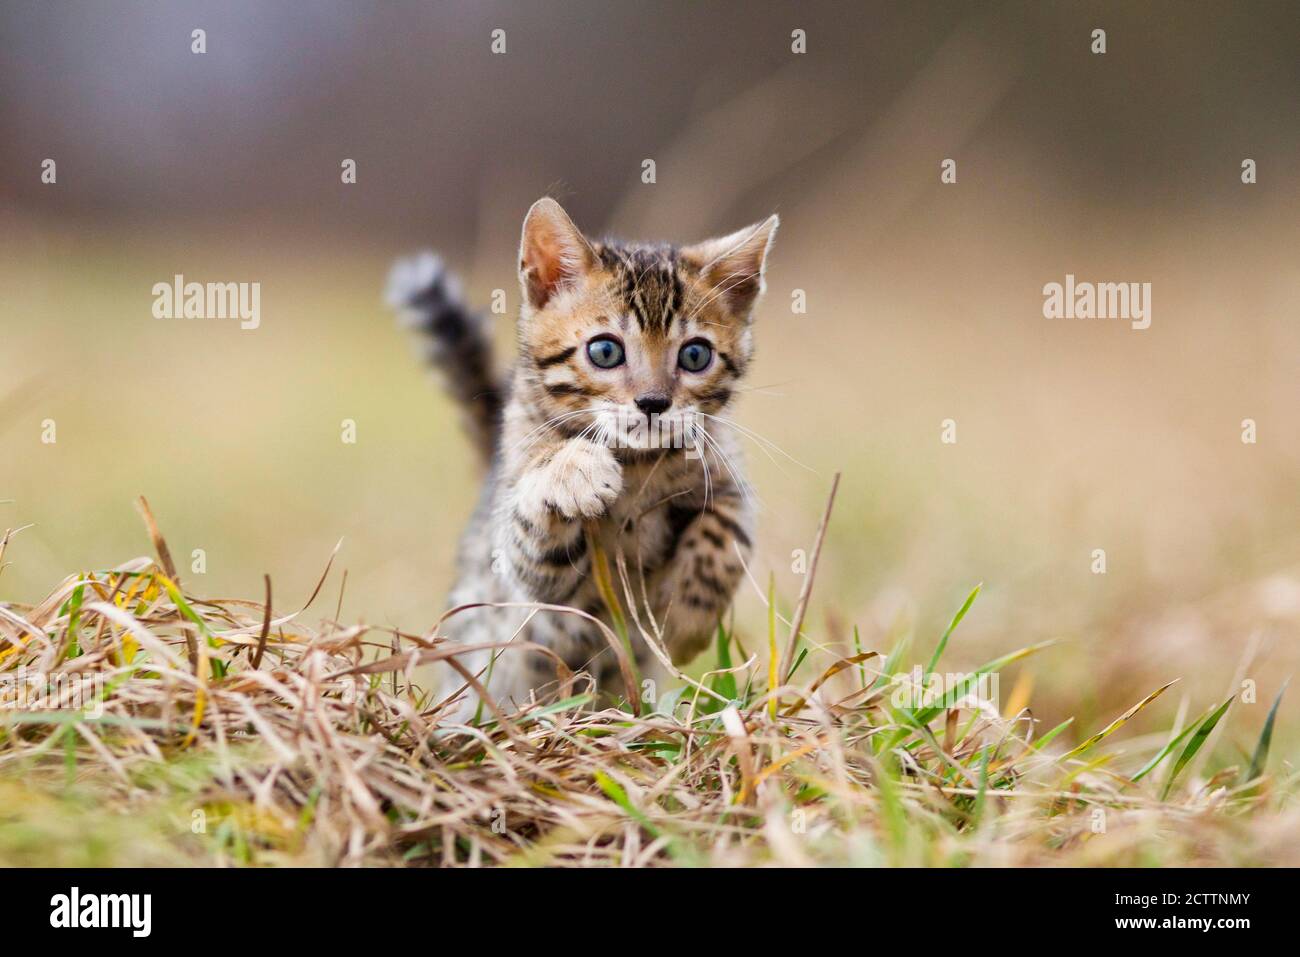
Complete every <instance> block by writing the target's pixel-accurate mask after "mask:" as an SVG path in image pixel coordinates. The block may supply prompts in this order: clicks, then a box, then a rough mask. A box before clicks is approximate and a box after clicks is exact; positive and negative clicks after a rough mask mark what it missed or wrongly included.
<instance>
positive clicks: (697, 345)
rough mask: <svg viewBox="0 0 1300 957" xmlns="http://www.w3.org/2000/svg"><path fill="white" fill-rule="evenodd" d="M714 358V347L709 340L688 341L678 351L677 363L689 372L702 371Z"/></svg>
mask: <svg viewBox="0 0 1300 957" xmlns="http://www.w3.org/2000/svg"><path fill="white" fill-rule="evenodd" d="M712 358H713V347H712V346H710V345H709V344H708V343H707V342H688V343H686V345H684V346H682V351H681V352H679V353H677V364H678V365H679V366H681V367H682V368H683V369H685V370H686V371H687V372H701V371H703V370H704V368H705V367H706V366H707V365H708V364H709V361H710V360H711V359H712Z"/></svg>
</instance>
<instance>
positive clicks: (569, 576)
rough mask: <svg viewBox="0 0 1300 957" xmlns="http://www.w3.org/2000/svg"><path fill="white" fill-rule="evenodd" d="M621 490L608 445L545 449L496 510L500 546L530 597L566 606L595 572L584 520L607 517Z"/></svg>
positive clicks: (580, 442)
mask: <svg viewBox="0 0 1300 957" xmlns="http://www.w3.org/2000/svg"><path fill="white" fill-rule="evenodd" d="M622 489H623V470H622V467H621V466H620V465H619V464H618V462H617V461H616V460H615V458H614V454H613V452H611V451H610V449H608V448H607V447H606V446H604V445H599V444H597V443H595V442H592V441H590V440H587V439H582V438H575V439H568V440H565V441H560V442H555V443H552V444H551V445H550V446H549V447H548V448H545V449H542V450H540V451H539V452H538V453H537V454H536V455H535V456H534V457H533V458H532V459H531V461H530V462H529V464H528V465H527V466H526V467H525V468H524V469H523V470H522V471H521V472H520V474H519V477H518V478H517V479H516V481H515V482H514V483H513V488H512V492H511V494H508V495H506V496H505V498H504V502H503V508H502V510H501V512H500V513H498V521H497V528H496V547H497V549H498V550H499V552H498V555H499V557H500V558H501V559H503V560H504V562H505V563H506V568H505V570H506V571H508V573H509V574H510V575H511V576H512V577H513V578H514V580H515V582H516V583H517V584H518V585H519V586H520V587H521V588H522V590H523V592H524V593H525V594H527V595H528V596H529V598H528V600H530V601H537V602H546V603H548V604H556V605H563V604H567V603H568V602H569V601H570V600H571V599H572V598H573V597H574V595H575V593H576V592H577V590H578V588H579V586H581V585H582V583H583V582H584V581H585V580H586V579H587V578H588V576H589V575H590V571H591V556H590V555H588V554H587V539H586V536H585V535H584V533H583V521H584V520H585V519H594V518H598V517H599V516H601V515H603V514H604V513H605V511H606V509H607V508H608V507H609V506H610V505H611V504H612V503H613V502H614V500H615V499H616V498H617V497H618V494H619V492H620V491H622Z"/></svg>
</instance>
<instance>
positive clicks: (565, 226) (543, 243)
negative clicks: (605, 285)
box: [519, 196, 596, 309]
mask: <svg viewBox="0 0 1300 957" xmlns="http://www.w3.org/2000/svg"><path fill="white" fill-rule="evenodd" d="M595 265H596V254H595V253H594V252H593V251H592V248H591V244H590V243H588V242H587V240H586V237H584V236H583V235H582V233H581V232H580V231H579V230H578V227H577V226H575V225H573V220H571V219H569V215H568V213H566V212H565V211H564V210H563V209H562V208H561V207H560V204H559V203H557V202H556V201H555V200H553V199H551V198H550V197H549V196H544V197H542V198H541V199H539V200H538V201H537V202H535V203H533V206H532V208H531V209H530V210H528V215H527V216H525V217H524V233H523V238H522V239H520V241H519V284H520V285H521V286H522V287H523V290H524V295H525V296H526V297H527V299H528V302H529V303H530V304H531V305H532V307H533V308H534V309H540V308H542V306H544V305H546V303H547V302H549V301H550V299H551V297H552V296H554V295H555V294H556V293H557V292H559V291H560V290H561V289H563V288H564V287H565V286H567V285H569V284H571V283H573V282H575V281H576V280H577V279H579V278H580V277H582V276H583V275H585V274H586V273H587V272H588V271H589V270H590V269H591V268H592V267H594V266H595Z"/></svg>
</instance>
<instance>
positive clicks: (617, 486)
mask: <svg viewBox="0 0 1300 957" xmlns="http://www.w3.org/2000/svg"><path fill="white" fill-rule="evenodd" d="M622 490H623V467H622V466H620V465H619V464H618V460H617V459H615V458H614V453H613V452H612V451H610V450H609V449H608V448H607V447H605V446H603V445H597V444H596V443H595V442H588V441H587V440H586V439H574V440H571V441H570V442H568V443H567V444H565V445H564V446H563V447H562V448H560V449H559V451H557V452H556V453H555V455H554V456H553V457H552V458H551V460H550V461H549V462H547V463H546V464H545V465H543V466H541V467H540V468H536V469H533V470H532V471H531V472H529V473H528V474H527V475H525V476H524V477H523V479H522V480H521V481H520V483H519V492H518V495H519V499H518V502H519V510H520V511H521V512H522V513H523V514H524V517H525V518H529V519H532V520H537V521H539V522H544V521H545V519H546V516H547V514H548V513H550V512H559V513H560V514H561V515H563V516H564V517H565V518H570V519H573V518H597V517H598V516H600V515H603V514H604V513H605V510H606V509H607V508H609V506H610V505H612V504H613V503H614V500H615V499H616V498H618V493H619V492H621V491H622Z"/></svg>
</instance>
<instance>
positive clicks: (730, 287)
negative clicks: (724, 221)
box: [678, 215, 780, 319]
mask: <svg viewBox="0 0 1300 957" xmlns="http://www.w3.org/2000/svg"><path fill="white" fill-rule="evenodd" d="M779 223H780V219H779V218H778V217H777V216H775V215H772V216H769V217H768V218H767V219H765V220H763V221H762V222H761V223H755V224H754V225H753V226H748V227H746V228H745V229H741V230H737V231H736V232H734V233H732V234H731V235H730V236H720V237H718V238H717V239H709V240H705V241H704V242H702V243H696V244H695V245H694V246H686V247H685V248H683V249H681V250H680V251H679V253H678V255H679V256H680V257H681V258H682V259H683V260H685V261H686V262H688V263H690V264H691V265H693V266H695V268H696V269H698V270H699V271H700V274H701V276H703V278H704V282H705V284H706V287H707V288H709V289H710V290H718V291H719V294H718V301H720V302H722V303H724V304H725V305H726V307H727V308H728V310H730V312H731V314H732V315H734V316H737V317H739V318H741V319H744V318H748V316H749V312H750V310H751V309H753V308H754V303H755V302H757V301H758V297H759V296H760V295H762V293H763V269H764V267H765V266H766V265H767V251H768V250H769V249H771V248H772V237H773V236H775V235H776V227H777V225H778V224H779ZM712 294H713V293H712V292H710V293H709V295H712Z"/></svg>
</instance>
